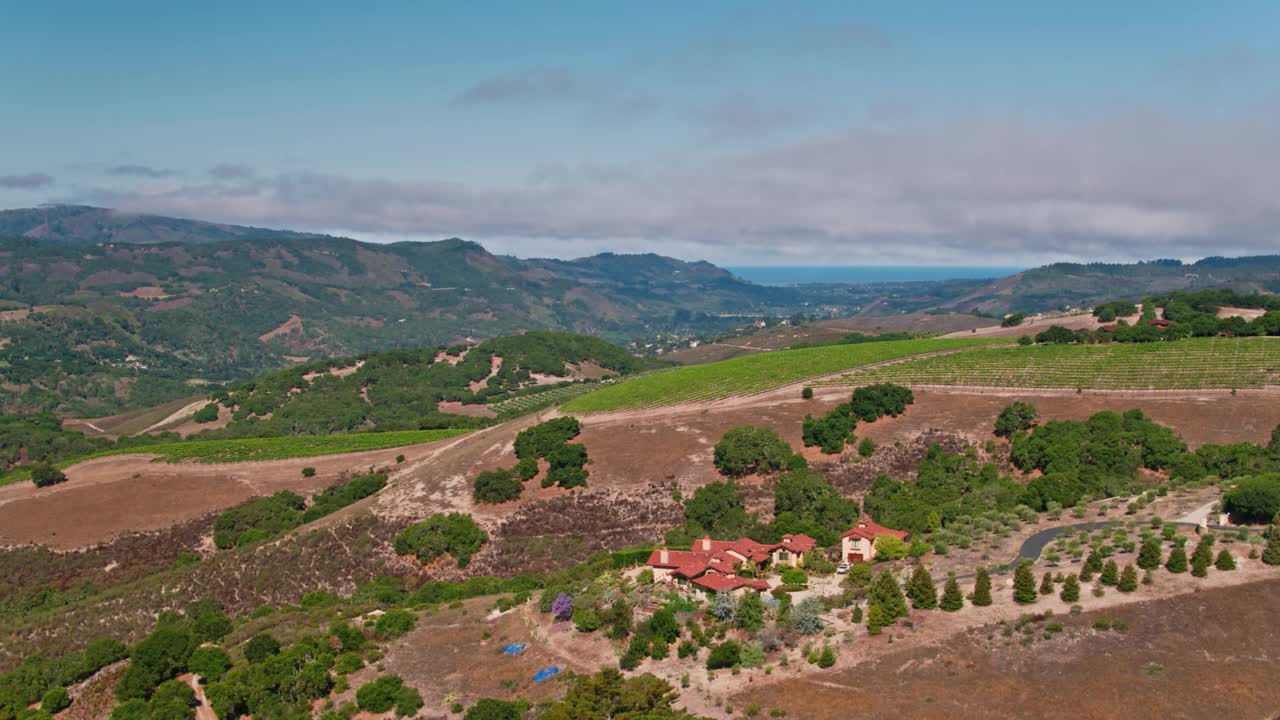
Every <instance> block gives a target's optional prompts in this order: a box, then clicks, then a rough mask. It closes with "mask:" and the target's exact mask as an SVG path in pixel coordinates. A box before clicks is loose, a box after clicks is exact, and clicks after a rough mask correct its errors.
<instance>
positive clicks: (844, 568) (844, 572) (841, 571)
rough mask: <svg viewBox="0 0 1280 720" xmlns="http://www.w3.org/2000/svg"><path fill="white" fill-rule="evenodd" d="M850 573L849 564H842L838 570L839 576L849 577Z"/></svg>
mask: <svg viewBox="0 0 1280 720" xmlns="http://www.w3.org/2000/svg"><path fill="white" fill-rule="evenodd" d="M848 573H849V563H847V562H842V563H840V566H839V567H837V568H836V574H837V575H847V574H848Z"/></svg>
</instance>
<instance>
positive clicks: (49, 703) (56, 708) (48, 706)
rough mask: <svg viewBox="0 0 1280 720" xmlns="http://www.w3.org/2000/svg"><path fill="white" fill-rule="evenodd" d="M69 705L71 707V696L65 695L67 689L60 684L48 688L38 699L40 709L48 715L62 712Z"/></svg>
mask: <svg viewBox="0 0 1280 720" xmlns="http://www.w3.org/2000/svg"><path fill="white" fill-rule="evenodd" d="M69 707H71V696H70V695H67V689H66V688H64V687H62V686H58V687H52V688H49V692H46V693H45V694H44V697H42V698H41V699H40V710H41V711H43V712H47V713H49V714H50V715H53V714H56V713H59V712H62V711H63V710H66V709H67V708H69Z"/></svg>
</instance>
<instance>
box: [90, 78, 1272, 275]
mask: <svg viewBox="0 0 1280 720" xmlns="http://www.w3.org/2000/svg"><path fill="white" fill-rule="evenodd" d="M573 87H574V85H573V83H572V82H569V81H567V80H563V79H561V80H554V81H552V80H549V79H546V78H544V79H542V80H539V81H538V82H537V83H534V84H533V85H524V84H520V83H516V84H514V85H510V86H504V87H502V88H499V87H497V86H494V87H490V88H488V89H485V90H484V91H483V92H480V91H478V90H477V92H480V95H481V96H483V98H484V101H485V102H490V101H494V102H496V101H498V100H499V99H501V98H506V97H511V96H524V95H527V94H528V93H530V92H535V91H536V92H539V93H551V94H555V93H563V92H569V89H571V88H573ZM575 92H576V91H575ZM475 101H478V99H477V100H475ZM1273 116H1274V115H1272V114H1269V113H1262V114H1259V115H1258V116H1257V119H1256V120H1255V119H1250V118H1236V119H1230V120H1228V119H1223V118H1213V119H1206V120H1191V119H1187V118H1174V117H1169V116H1164V115H1159V114H1151V113H1142V112H1134V113H1129V114H1117V115H1109V116H1106V117H1095V118H1091V119H1085V120H1079V121H1075V122H1062V123H1059V124H1053V123H1046V122H1032V121H1029V120H1027V119H1025V118H1017V117H1012V118H1011V117H991V116H985V117H974V118H970V119H968V120H963V121H956V120H952V121H950V122H948V123H947V124H945V125H943V124H939V125H934V126H918V127H899V128H892V129H886V128H878V127H870V126H855V127H849V128H847V129H845V130H843V131H840V132H834V133H828V134H824V135H821V136H815V137H811V138H808V139H805V140H800V141H790V142H780V143H776V144H773V145H770V146H765V147H762V148H760V149H756V150H751V151H742V152H739V153H736V154H724V155H717V156H707V155H699V156H690V157H688V158H686V159H683V160H681V161H679V162H675V163H668V164H661V165H660V164H652V165H649V166H636V165H626V166H617V167H614V166H608V165H593V166H592V167H583V168H574V167H555V168H553V169H544V171H542V172H538V173H535V174H534V175H532V176H531V179H530V180H529V182H528V183H526V184H522V185H516V186H509V187H481V186H469V185H463V184H460V183H456V182H451V181H449V180H448V179H443V178H434V179H433V178H424V179H422V180H420V181H413V182H407V181H403V180H390V179H380V178H375V177H347V176H343V175H338V174H326V173H300V174H285V175H275V176H270V177H267V176H256V175H254V174H253V173H251V172H223V173H215V176H216V178H217V182H192V183H183V184H180V186H179V187H177V188H174V189H163V190H156V191H151V190H126V191H119V190H112V191H108V190H100V191H95V192H94V193H93V197H92V198H91V199H92V200H93V201H95V202H100V203H102V204H108V205H111V206H114V207H118V208H120V209H123V210H134V211H146V212H159V213H174V214H180V215H184V216H189V217H200V218H207V219H214V220H220V221H226V222H242V223H248V224H254V225H269V226H279V227H292V228H297V229H302V230H309V229H344V230H347V231H350V232H352V233H355V234H357V235H360V234H366V235H370V236H393V237H416V238H424V239H425V238H437V237H446V236H455V235H456V236H462V237H467V238H471V239H476V240H480V241H482V242H486V244H488V245H489V246H490V247H491V248H492V249H495V250H497V251H501V252H511V253H515V254H520V255H526V256H528V255H559V256H565V255H574V254H585V253H589V252H596V251H601V250H615V251H624V252H625V251H654V252H663V253H669V254H678V255H681V256H684V257H704V258H707V259H711V260H713V261H719V262H739V263H741V262H744V261H750V262H761V263H769V262H778V263H794V264H825V263H847V264H859V263H865V264H874V263H881V264H889V263H911V262H920V263H935V264H938V263H972V264H1019V263H1037V262H1044V261H1050V260H1058V259H1076V260H1094V259H1106V260H1124V259H1138V258H1154V257H1198V256H1203V255H1210V254H1224V255H1235V254H1250V253H1254V254H1257V253H1269V252H1276V251H1277V250H1280V230H1277V228H1280V126H1278V125H1276V124H1275V123H1271V122H1267V118H1268V117H1273ZM245 170H246V171H247V169H245Z"/></svg>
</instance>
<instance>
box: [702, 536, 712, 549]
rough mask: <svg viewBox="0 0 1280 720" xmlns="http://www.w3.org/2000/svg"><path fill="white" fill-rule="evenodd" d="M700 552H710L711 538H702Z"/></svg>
mask: <svg viewBox="0 0 1280 720" xmlns="http://www.w3.org/2000/svg"><path fill="white" fill-rule="evenodd" d="M702 552H711V536H710V535H707V536H706V537H704V538H702Z"/></svg>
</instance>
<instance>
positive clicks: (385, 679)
mask: <svg viewBox="0 0 1280 720" xmlns="http://www.w3.org/2000/svg"><path fill="white" fill-rule="evenodd" d="M404 690H405V687H404V681H403V680H401V679H400V678H398V677H396V676H395V675H383V676H382V677H380V678H378V679H376V680H374V681H372V682H368V683H365V684H364V685H361V686H360V689H359V690H357V691H356V705H357V706H359V708H360V709H361V710H363V711H365V712H370V713H384V712H388V711H390V710H391V709H392V708H394V707H395V706H396V703H397V702H398V701H399V700H400V697H401V693H402V692H403V691H404Z"/></svg>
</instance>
